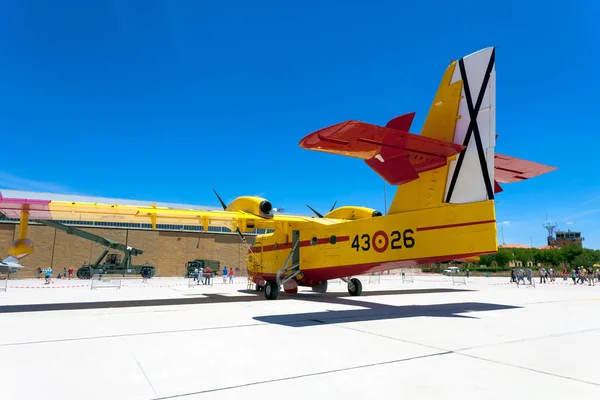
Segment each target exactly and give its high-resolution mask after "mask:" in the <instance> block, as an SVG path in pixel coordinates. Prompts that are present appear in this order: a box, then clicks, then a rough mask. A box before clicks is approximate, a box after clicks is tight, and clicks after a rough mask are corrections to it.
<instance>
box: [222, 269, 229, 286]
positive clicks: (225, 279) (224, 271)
mask: <svg viewBox="0 0 600 400" xmlns="http://www.w3.org/2000/svg"><path fill="white" fill-rule="evenodd" d="M228 272H229V271H228V270H227V266H225V268H223V283H227V273H228Z"/></svg>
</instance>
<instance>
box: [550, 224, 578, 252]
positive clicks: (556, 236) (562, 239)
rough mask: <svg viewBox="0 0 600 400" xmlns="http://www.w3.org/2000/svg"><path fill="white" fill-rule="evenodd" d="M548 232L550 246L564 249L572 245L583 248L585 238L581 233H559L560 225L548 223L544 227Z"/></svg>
mask: <svg viewBox="0 0 600 400" xmlns="http://www.w3.org/2000/svg"><path fill="white" fill-rule="evenodd" d="M543 227H544V228H546V230H547V231H548V238H547V239H548V246H552V247H564V246H567V245H570V244H576V245H578V246H579V247H583V241H584V238H583V237H582V236H581V232H572V231H571V230H570V229H569V230H567V231H559V230H557V229H558V225H556V224H553V223H550V222H546V223H545V224H544V225H543Z"/></svg>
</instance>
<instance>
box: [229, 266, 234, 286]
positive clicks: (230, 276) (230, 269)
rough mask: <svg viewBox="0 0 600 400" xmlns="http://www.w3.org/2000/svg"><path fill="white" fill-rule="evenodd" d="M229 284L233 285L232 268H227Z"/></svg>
mask: <svg viewBox="0 0 600 400" xmlns="http://www.w3.org/2000/svg"><path fill="white" fill-rule="evenodd" d="M229 283H233V268H229Z"/></svg>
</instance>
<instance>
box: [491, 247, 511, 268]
mask: <svg viewBox="0 0 600 400" xmlns="http://www.w3.org/2000/svg"><path fill="white" fill-rule="evenodd" d="M514 258H515V256H514V254H513V252H512V251H510V250H509V249H498V252H497V253H496V254H495V257H494V261H496V264H497V265H498V266H499V267H501V268H504V267H506V265H507V264H508V263H509V262H510V261H512V260H514Z"/></svg>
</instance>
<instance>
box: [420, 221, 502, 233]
mask: <svg viewBox="0 0 600 400" xmlns="http://www.w3.org/2000/svg"><path fill="white" fill-rule="evenodd" d="M495 222H496V220H495V219H490V220H488V221H475V222H463V223H461V224H451V225H437V226H424V227H421V228H417V232H421V231H431V230H434V229H446V228H457V227H459V226H470V225H481V224H491V223H495Z"/></svg>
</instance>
